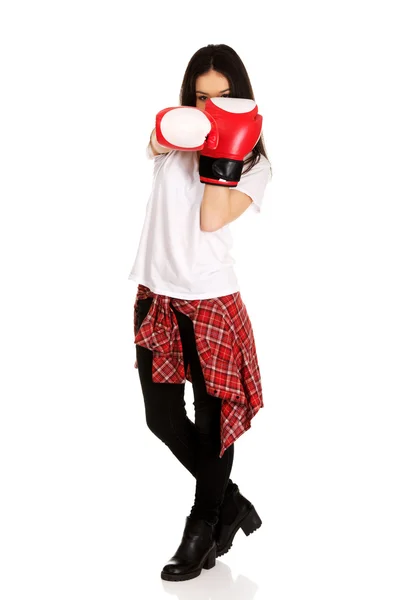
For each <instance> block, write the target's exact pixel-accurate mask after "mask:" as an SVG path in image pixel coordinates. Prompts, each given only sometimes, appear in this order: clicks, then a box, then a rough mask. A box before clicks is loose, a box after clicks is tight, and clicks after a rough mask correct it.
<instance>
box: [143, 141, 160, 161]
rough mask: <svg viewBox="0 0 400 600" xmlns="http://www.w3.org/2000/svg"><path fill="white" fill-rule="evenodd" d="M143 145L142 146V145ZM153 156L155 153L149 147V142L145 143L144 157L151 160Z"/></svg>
mask: <svg viewBox="0 0 400 600" xmlns="http://www.w3.org/2000/svg"><path fill="white" fill-rule="evenodd" d="M142 147H143V146H142ZM155 156H157V155H156V154H154V153H153V150H152V149H151V144H150V142H149V143H148V144H147V148H146V158H147V159H149V160H151V159H152V158H154V157H155Z"/></svg>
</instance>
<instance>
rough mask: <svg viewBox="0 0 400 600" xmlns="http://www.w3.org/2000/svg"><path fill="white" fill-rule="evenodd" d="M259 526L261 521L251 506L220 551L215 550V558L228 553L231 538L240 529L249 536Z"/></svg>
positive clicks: (231, 542)
mask: <svg viewBox="0 0 400 600" xmlns="http://www.w3.org/2000/svg"><path fill="white" fill-rule="evenodd" d="M261 525H262V521H261V519H260V517H259V516H258V513H257V511H256V509H255V508H254V506H253V507H252V508H251V509H250V511H249V512H248V513H247V515H246V516H245V517H244V518H243V519H242V520H241V521H239V523H238V524H237V526H236V527H235V529H234V530H233V532H232V535H231V537H230V538H229V540H228V542H227V543H226V544H225V546H224V547H223V548H221V549H220V550H217V557H218V556H222V555H223V554H226V553H227V552H229V550H230V549H231V548H232V544H233V538H234V537H235V535H236V534H237V532H238V531H239V529H240V528H241V529H242V531H243V532H244V533H245V534H246V535H247V536H249V535H250V534H252V533H254V532H255V531H256V530H257V529H259V528H260V527H261Z"/></svg>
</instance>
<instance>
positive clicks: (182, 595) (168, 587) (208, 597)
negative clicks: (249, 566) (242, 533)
mask: <svg viewBox="0 0 400 600" xmlns="http://www.w3.org/2000/svg"><path fill="white" fill-rule="evenodd" d="M161 581H162V586H163V588H164V591H165V592H166V593H167V594H170V595H171V596H172V597H174V598H177V599H178V600H253V599H254V598H255V597H256V592H257V589H258V585H257V583H256V582H255V581H252V580H251V579H249V578H248V577H245V576H244V575H237V576H233V575H232V571H231V569H230V567H229V566H228V565H227V564H225V563H223V562H221V560H220V559H217V562H216V565H215V567H214V568H213V569H210V570H209V571H207V570H204V569H203V570H202V572H201V574H200V576H199V577H197V578H196V579H192V580H189V581H182V582H172V581H163V580H161Z"/></svg>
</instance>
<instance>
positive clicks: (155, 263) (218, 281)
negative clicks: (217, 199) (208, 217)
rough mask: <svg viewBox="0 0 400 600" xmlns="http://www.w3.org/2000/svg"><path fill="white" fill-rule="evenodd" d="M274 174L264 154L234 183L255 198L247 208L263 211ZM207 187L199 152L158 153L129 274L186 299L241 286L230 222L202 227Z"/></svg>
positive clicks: (154, 288)
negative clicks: (210, 228) (232, 252)
mask: <svg viewBox="0 0 400 600" xmlns="http://www.w3.org/2000/svg"><path fill="white" fill-rule="evenodd" d="M148 156H149V157H150V156H152V154H150V152H149V151H148ZM246 167H247V165H246ZM246 167H244V168H243V170H245V169H246ZM270 178H271V169H270V163H269V161H268V160H267V159H266V158H265V156H263V155H261V157H260V162H259V163H257V165H255V166H254V167H253V168H252V169H251V170H250V171H249V172H247V173H245V174H244V175H243V174H242V176H241V179H240V181H239V183H238V185H237V186H236V188H234V189H236V190H239V191H241V192H244V193H245V194H247V195H248V196H250V197H251V198H252V200H253V202H252V203H251V205H250V206H249V208H248V210H255V211H257V212H259V211H260V208H261V204H262V199H263V195H264V191H265V187H266V185H267V183H268V181H269V180H270ZM203 193H204V184H203V183H201V182H200V179H199V167H198V158H197V152H184V151H179V150H171V151H170V152H168V153H166V154H158V155H156V156H155V157H154V171H153V187H152V190H151V194H150V197H149V199H148V201H147V206H146V215H145V220H144V224H143V229H142V233H141V237H140V241H139V247H138V251H137V255H136V259H135V262H134V264H133V267H132V269H131V271H130V273H129V276H128V279H132V280H133V281H136V282H137V283H138V284H139V283H141V284H143V285H145V286H147V287H149V288H150V289H151V290H152V292H154V293H156V294H163V295H165V296H171V297H173V298H182V299H185V300H193V299H196V300H203V299H206V298H217V297H219V296H225V295H227V294H232V293H234V292H237V291H239V285H238V281H237V278H236V274H235V270H234V264H235V260H234V259H233V258H232V256H231V255H230V249H231V248H232V245H233V240H232V236H231V231H230V229H229V224H228V225H225V226H224V227H221V228H220V229H218V230H217V231H213V232H210V231H202V230H201V229H200V205H201V201H202V198H203Z"/></svg>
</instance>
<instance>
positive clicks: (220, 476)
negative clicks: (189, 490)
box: [136, 297, 234, 523]
mask: <svg viewBox="0 0 400 600" xmlns="http://www.w3.org/2000/svg"><path fill="white" fill-rule="evenodd" d="M152 301H153V298H152V297H149V298H145V299H141V300H139V301H138V306H137V308H138V312H137V325H138V327H140V325H141V324H142V322H143V319H144V318H145V316H146V315H147V313H148V311H149V309H150V306H151V303H152ZM172 309H173V310H174V312H175V315H176V318H177V320H178V325H179V331H180V336H181V341H182V347H183V356H184V363H185V370H186V366H187V364H188V362H189V363H190V371H191V374H192V380H193V382H192V385H193V396H194V408H195V422H194V423H193V421H191V420H190V419H189V418H188V416H187V413H186V409H185V400H184V389H185V384H184V383H182V384H180V383H154V382H153V381H152V355H153V353H152V351H151V350H149V349H148V348H145V347H144V346H140V345H139V344H136V358H137V363H138V370H139V377H140V383H141V387H142V392H143V398H144V403H145V411H146V422H147V425H148V426H149V428H150V430H151V431H152V432H153V433H154V434H155V435H156V436H157V437H158V438H160V440H161V441H162V442H164V443H165V444H166V445H167V446H168V447H169V449H170V450H171V451H172V452H173V454H175V456H176V457H177V458H178V460H179V461H180V462H181V463H182V464H183V465H184V466H185V467H186V468H187V469H188V470H189V471H190V473H192V475H193V476H194V477H195V478H196V493H195V501H194V504H193V507H192V509H191V513H190V515H191V516H193V517H196V518H199V519H206V520H208V521H209V522H212V523H215V522H216V521H217V518H218V515H219V507H220V505H221V504H222V501H223V498H224V493H225V489H226V487H227V485H228V483H229V485H230V486H231V485H233V483H232V481H231V480H230V479H229V475H230V472H231V469H232V463H233V454H234V449H233V447H234V445H233V444H231V445H230V446H229V448H227V450H225V452H224V455H223V456H222V457H221V458H220V457H219V453H220V412H221V399H220V398H216V397H215V396H211V395H209V394H207V391H206V386H205V381H204V376H203V372H202V369H201V364H200V359H199V356H198V353H197V349H196V342H195V336H194V329H193V323H192V320H191V319H190V317H188V316H187V315H185V314H183V313H181V312H180V311H178V310H176V309H175V307H172Z"/></svg>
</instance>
